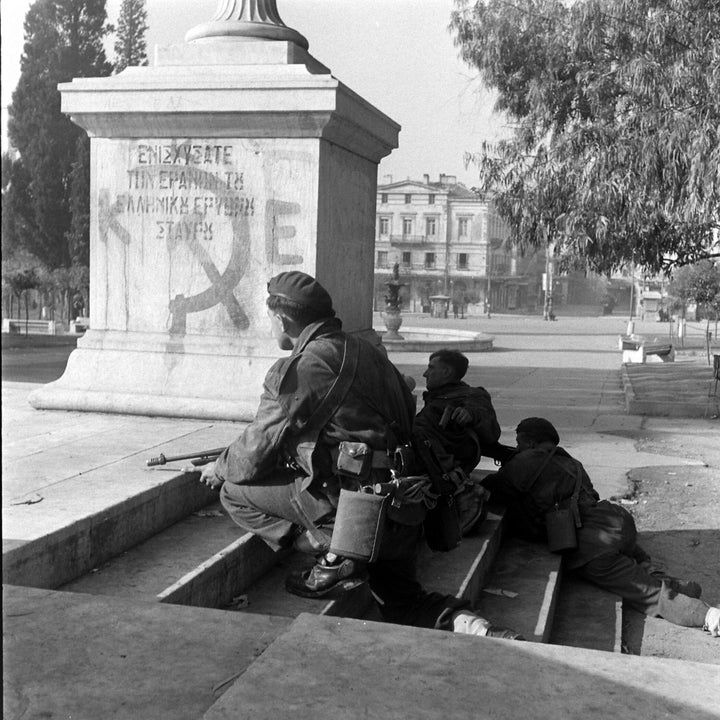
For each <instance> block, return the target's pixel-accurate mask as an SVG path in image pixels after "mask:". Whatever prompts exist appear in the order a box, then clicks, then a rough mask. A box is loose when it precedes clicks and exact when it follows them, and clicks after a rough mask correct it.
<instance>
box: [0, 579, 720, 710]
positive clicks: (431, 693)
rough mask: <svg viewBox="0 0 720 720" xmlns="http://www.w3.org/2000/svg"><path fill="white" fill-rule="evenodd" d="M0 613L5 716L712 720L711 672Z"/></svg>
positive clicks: (279, 629) (6, 601)
mask: <svg viewBox="0 0 720 720" xmlns="http://www.w3.org/2000/svg"><path fill="white" fill-rule="evenodd" d="M3 609H4V621H3V624H4V631H5V644H4V648H3V650H4V658H3V659H4V667H3V669H4V678H3V680H4V698H3V700H4V711H5V716H6V717H8V718H19V717H27V718H30V717H32V718H41V717H59V716H62V717H73V718H87V719H88V720H90V719H93V720H94V719H95V718H113V720H137V718H152V719H153V720H200V718H204V720H220V718H240V717H243V718H245V717H247V718H250V717H251V718H253V719H254V720H263V719H264V718H268V719H270V718H271V719H272V720H283V719H284V718H288V719H289V718H293V719H294V718H298V717H301V718H302V717H313V718H315V719H316V720H324V719H325V718H327V719H328V720H330V719H331V718H332V720H336V719H337V718H340V717H343V718H355V717H359V716H366V717H372V718H406V717H409V716H412V717H414V718H419V719H421V720H424V719H425V718H427V720H434V719H435V718H438V717H447V718H473V719H476V720H485V719H488V720H489V719H490V718H500V717H503V718H505V717H507V718H519V717H532V718H534V720H551V719H552V720H555V718H558V717H582V718H586V719H587V720H603V719H604V718H609V717H632V718H634V719H635V720H656V718H658V717H672V718H681V719H685V718H688V720H689V719H690V718H692V719H693V720H710V719H711V718H716V717H717V691H716V687H717V666H715V665H710V664H703V663H696V662H686V661H677V660H667V659H660V658H651V657H635V656H628V655H622V654H617V653H605V652H597V651H593V650H586V649H583V648H573V647H569V648H568V647H557V646H553V645H548V644H541V643H531V642H527V643H517V642H507V641H504V640H488V639H484V638H477V637H469V636H464V635H453V634H451V633H443V632H438V631H434V630H425V629H420V628H410V627H404V626H400V625H389V624H386V623H376V622H372V621H368V620H357V619H351V618H338V617H323V616H317V615H314V614H301V615H300V616H299V617H298V618H296V619H294V620H290V619H288V618H282V617H273V616H268V615H260V614H254V613H231V612H222V611H218V610H212V609H207V608H198V607H183V606H179V605H167V604H163V603H157V602H150V603H148V602H143V601H137V600H129V599H124V598H108V597H104V596H97V595H86V594H82V593H66V592H57V591H52V590H40V589H35V588H28V587H12V586H4V588H3ZM529 709H530V710H529Z"/></svg>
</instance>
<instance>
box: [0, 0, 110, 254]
mask: <svg viewBox="0 0 720 720" xmlns="http://www.w3.org/2000/svg"><path fill="white" fill-rule="evenodd" d="M107 32H108V26H107V25H106V11H105V0H36V2H35V3H33V5H32V6H31V7H30V9H29V11H28V14H27V16H26V18H25V46H24V50H23V55H22V57H21V59H20V80H19V82H18V86H17V88H16V89H15V92H14V93H13V99H12V104H11V105H10V107H9V122H8V133H9V138H10V141H11V143H12V144H13V146H14V147H15V148H16V149H17V151H18V152H19V161H18V162H20V163H21V165H22V169H23V172H24V174H25V176H26V178H27V183H26V186H25V188H24V190H25V191H26V192H27V195H28V206H29V208H30V214H31V216H32V217H31V218H25V217H23V221H25V222H26V223H27V224H28V225H30V226H32V237H30V238H29V237H27V235H26V236H20V235H19V234H18V235H17V236H16V238H15V239H16V241H24V242H25V243H27V246H28V249H30V250H32V251H33V252H35V253H36V254H37V255H38V256H39V257H40V258H41V259H42V260H44V261H45V262H46V263H47V264H48V265H49V267H50V268H56V267H67V266H69V265H70V263H71V252H70V248H69V245H68V240H69V237H70V235H69V231H70V225H71V209H70V197H69V196H70V186H71V172H72V166H73V163H75V162H80V161H81V162H87V157H85V158H82V159H78V157H77V155H76V153H77V149H78V144H77V140H78V138H79V137H81V136H82V135H83V134H84V131H83V130H81V129H80V128H79V127H77V126H76V125H74V124H73V123H72V122H71V120H70V119H69V118H68V117H66V116H65V115H64V114H63V113H61V112H60V93H59V91H58V89H57V85H58V83H61V82H66V81H69V80H72V78H74V77H87V76H98V75H107V74H109V73H110V69H111V68H110V66H109V64H108V63H107V61H106V59H105V51H104V49H103V39H104V37H105V35H106V34H107ZM87 202H89V198H88V200H87ZM10 207H11V209H16V205H11V206H10Z"/></svg>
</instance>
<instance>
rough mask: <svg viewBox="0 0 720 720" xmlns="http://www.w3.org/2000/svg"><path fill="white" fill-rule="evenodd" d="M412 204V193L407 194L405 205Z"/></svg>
mask: <svg viewBox="0 0 720 720" xmlns="http://www.w3.org/2000/svg"><path fill="white" fill-rule="evenodd" d="M410 203H412V195H411V194H410V193H405V204H406V205H410Z"/></svg>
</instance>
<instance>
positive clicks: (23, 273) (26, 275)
mask: <svg viewBox="0 0 720 720" xmlns="http://www.w3.org/2000/svg"><path fill="white" fill-rule="evenodd" d="M43 271H44V269H43V267H42V263H41V262H40V261H39V260H38V259H37V258H36V257H33V256H32V255H31V254H29V253H27V252H25V251H19V252H18V253H16V254H13V255H12V256H9V257H6V256H4V255H3V260H2V284H3V295H7V294H9V295H10V301H11V302H10V308H9V310H10V311H9V313H8V315H9V316H10V317H12V316H13V305H12V299H13V298H15V299H17V303H18V317H19V316H20V304H21V301H22V298H23V295H24V296H25V334H26V335H27V334H28V325H27V323H28V320H29V318H30V306H29V305H30V297H29V291H30V290H34V289H35V288H38V287H39V286H40V285H41V283H42V280H43V274H44V272H43Z"/></svg>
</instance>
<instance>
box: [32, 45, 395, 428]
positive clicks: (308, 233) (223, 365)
mask: <svg viewBox="0 0 720 720" xmlns="http://www.w3.org/2000/svg"><path fill="white" fill-rule="evenodd" d="M60 89H61V93H62V108H63V111H64V112H66V113H68V114H69V115H70V116H71V117H72V119H73V121H74V122H76V123H77V124H78V125H80V126H81V127H83V128H84V129H85V130H86V131H87V132H88V134H89V135H90V137H91V252H90V329H89V330H88V331H87V332H86V333H85V335H84V337H82V338H80V339H79V340H78V347H77V350H75V351H74V352H73V353H72V355H71V356H70V360H69V362H68V366H67V369H66V371H65V374H64V375H63V376H62V377H61V378H60V379H59V380H57V381H56V382H54V383H50V384H49V385H46V386H43V387H41V388H39V389H37V390H35V391H34V392H33V393H32V394H31V397H30V402H31V404H32V405H33V406H34V407H37V408H46V409H63V410H88V411H100V412H119V413H137V414H146V415H167V416H178V417H198V418H217V419H230V420H250V419H252V417H253V415H254V411H255V409H256V406H257V403H258V400H259V397H260V393H261V390H262V379H263V377H264V376H265V373H266V371H267V369H268V368H269V366H270V365H271V364H272V363H273V362H274V361H275V360H276V359H277V358H278V357H279V356H280V355H282V353H281V351H280V350H278V348H277V346H276V344H275V342H274V341H273V340H272V339H271V337H270V327H269V321H268V318H267V314H266V310H265V298H266V296H267V293H266V283H267V281H268V279H269V278H270V277H272V276H273V275H275V274H277V273H279V272H282V271H286V270H302V271H304V272H307V273H309V274H311V275H314V276H315V277H317V278H318V280H319V281H320V282H321V283H322V284H323V285H324V286H325V287H326V288H327V289H328V291H329V292H330V294H331V295H332V297H333V299H334V302H335V308H336V310H337V313H338V315H339V317H340V318H342V320H343V323H344V327H345V329H346V330H350V331H357V332H364V331H367V332H372V330H371V328H372V297H373V253H374V224H375V203H376V188H377V165H378V163H379V161H380V159H381V158H382V157H384V156H385V155H387V154H389V153H390V152H391V150H392V149H393V148H395V147H397V137H398V132H399V126H398V125H397V124H396V123H394V122H393V121H392V120H390V119H389V118H388V117H387V116H385V115H383V114H382V113H381V112H380V111H378V110H377V109H376V108H374V107H373V106H371V105H370V104H369V103H367V102H366V101H365V100H363V99H362V98H361V97H359V96H358V95H357V94H355V93H354V92H352V91H351V90H350V89H348V88H347V87H345V86H344V85H343V84H342V83H341V82H339V81H338V80H336V79H335V78H334V77H333V76H332V75H331V74H330V72H329V71H328V69H327V68H325V67H324V66H323V65H322V64H320V63H319V62H318V61H317V60H315V59H314V58H312V56H310V55H309V54H308V53H307V51H306V50H305V49H304V48H303V47H301V46H300V45H297V44H296V43H294V42H290V41H285V40H256V41H253V42H243V41H238V40H236V39H235V38H231V37H229V38H228V37H226V38H222V37H221V38H207V37H205V38H200V39H197V40H195V41H193V42H189V43H186V44H184V45H177V46H171V47H167V48H160V49H159V50H158V52H157V55H156V62H155V65H153V66H152V67H132V68H128V69H126V70H125V71H123V72H122V73H120V74H119V75H117V76H114V77H108V78H82V79H75V80H73V81H72V82H71V83H66V84H63V85H61V86H60Z"/></svg>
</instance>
